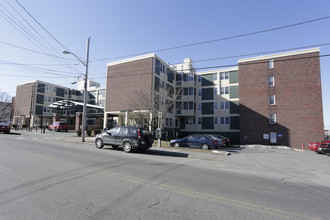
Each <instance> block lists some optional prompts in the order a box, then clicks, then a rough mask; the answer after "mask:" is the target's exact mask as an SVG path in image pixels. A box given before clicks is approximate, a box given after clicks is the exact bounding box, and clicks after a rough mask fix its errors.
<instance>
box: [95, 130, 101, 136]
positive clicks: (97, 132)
mask: <svg viewBox="0 0 330 220" xmlns="http://www.w3.org/2000/svg"><path fill="white" fill-rule="evenodd" d="M101 133H102V129H94V135H95V136H96V135H98V134H101Z"/></svg>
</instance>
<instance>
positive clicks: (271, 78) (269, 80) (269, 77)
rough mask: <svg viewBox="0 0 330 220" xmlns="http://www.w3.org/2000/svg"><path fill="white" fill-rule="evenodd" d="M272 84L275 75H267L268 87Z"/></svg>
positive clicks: (273, 84)
mask: <svg viewBox="0 0 330 220" xmlns="http://www.w3.org/2000/svg"><path fill="white" fill-rule="evenodd" d="M274 86H275V77H274V76H268V87H274Z"/></svg>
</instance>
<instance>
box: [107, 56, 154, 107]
mask: <svg viewBox="0 0 330 220" xmlns="http://www.w3.org/2000/svg"><path fill="white" fill-rule="evenodd" d="M153 60H154V58H153V57H150V58H145V59H141V60H136V61H131V62H127V63H122V64H117V65H112V66H108V69H107V86H106V91H107V94H106V107H105V111H120V110H135V108H134V106H132V104H131V103H130V98H131V96H132V94H133V93H135V92H136V91H139V90H147V91H151V88H152V76H153Z"/></svg>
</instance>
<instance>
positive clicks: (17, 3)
mask: <svg viewBox="0 0 330 220" xmlns="http://www.w3.org/2000/svg"><path fill="white" fill-rule="evenodd" d="M16 2H17V4H18V5H19V6H20V7H21V8H22V9H23V10H24V11H25V12H26V13H27V14H28V15H29V16H30V17H31V18H32V19H33V20H34V21H35V22H36V23H37V24H38V25H39V26H40V27H41V28H42V29H43V30H44V31H45V32H46V33H47V34H48V35H49V36H51V37H52V38H53V39H54V40H55V41H56V42H57V43H58V44H59V45H61V46H62V47H63V48H64V49H66V50H67V51H70V50H69V49H68V48H66V47H65V46H64V45H63V44H62V43H61V42H60V41H58V40H57V39H56V38H55V37H54V36H53V35H52V34H51V33H50V32H49V31H48V30H47V29H46V28H45V27H44V26H42V25H41V24H40V22H39V21H38V20H37V19H35V18H34V17H33V16H32V14H31V13H30V12H29V11H28V10H26V8H25V7H24V6H23V5H22V4H21V3H20V2H19V1H18V0H16Z"/></svg>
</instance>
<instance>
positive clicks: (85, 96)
mask: <svg viewBox="0 0 330 220" xmlns="http://www.w3.org/2000/svg"><path fill="white" fill-rule="evenodd" d="M90 39H91V38H90V37H89V38H88V40H87V46H86V65H85V67H86V72H85V83H84V107H83V115H82V123H81V127H82V128H81V141H82V142H85V129H86V120H87V119H86V115H87V106H86V105H87V100H88V96H87V81H88V63H89V43H90Z"/></svg>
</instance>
